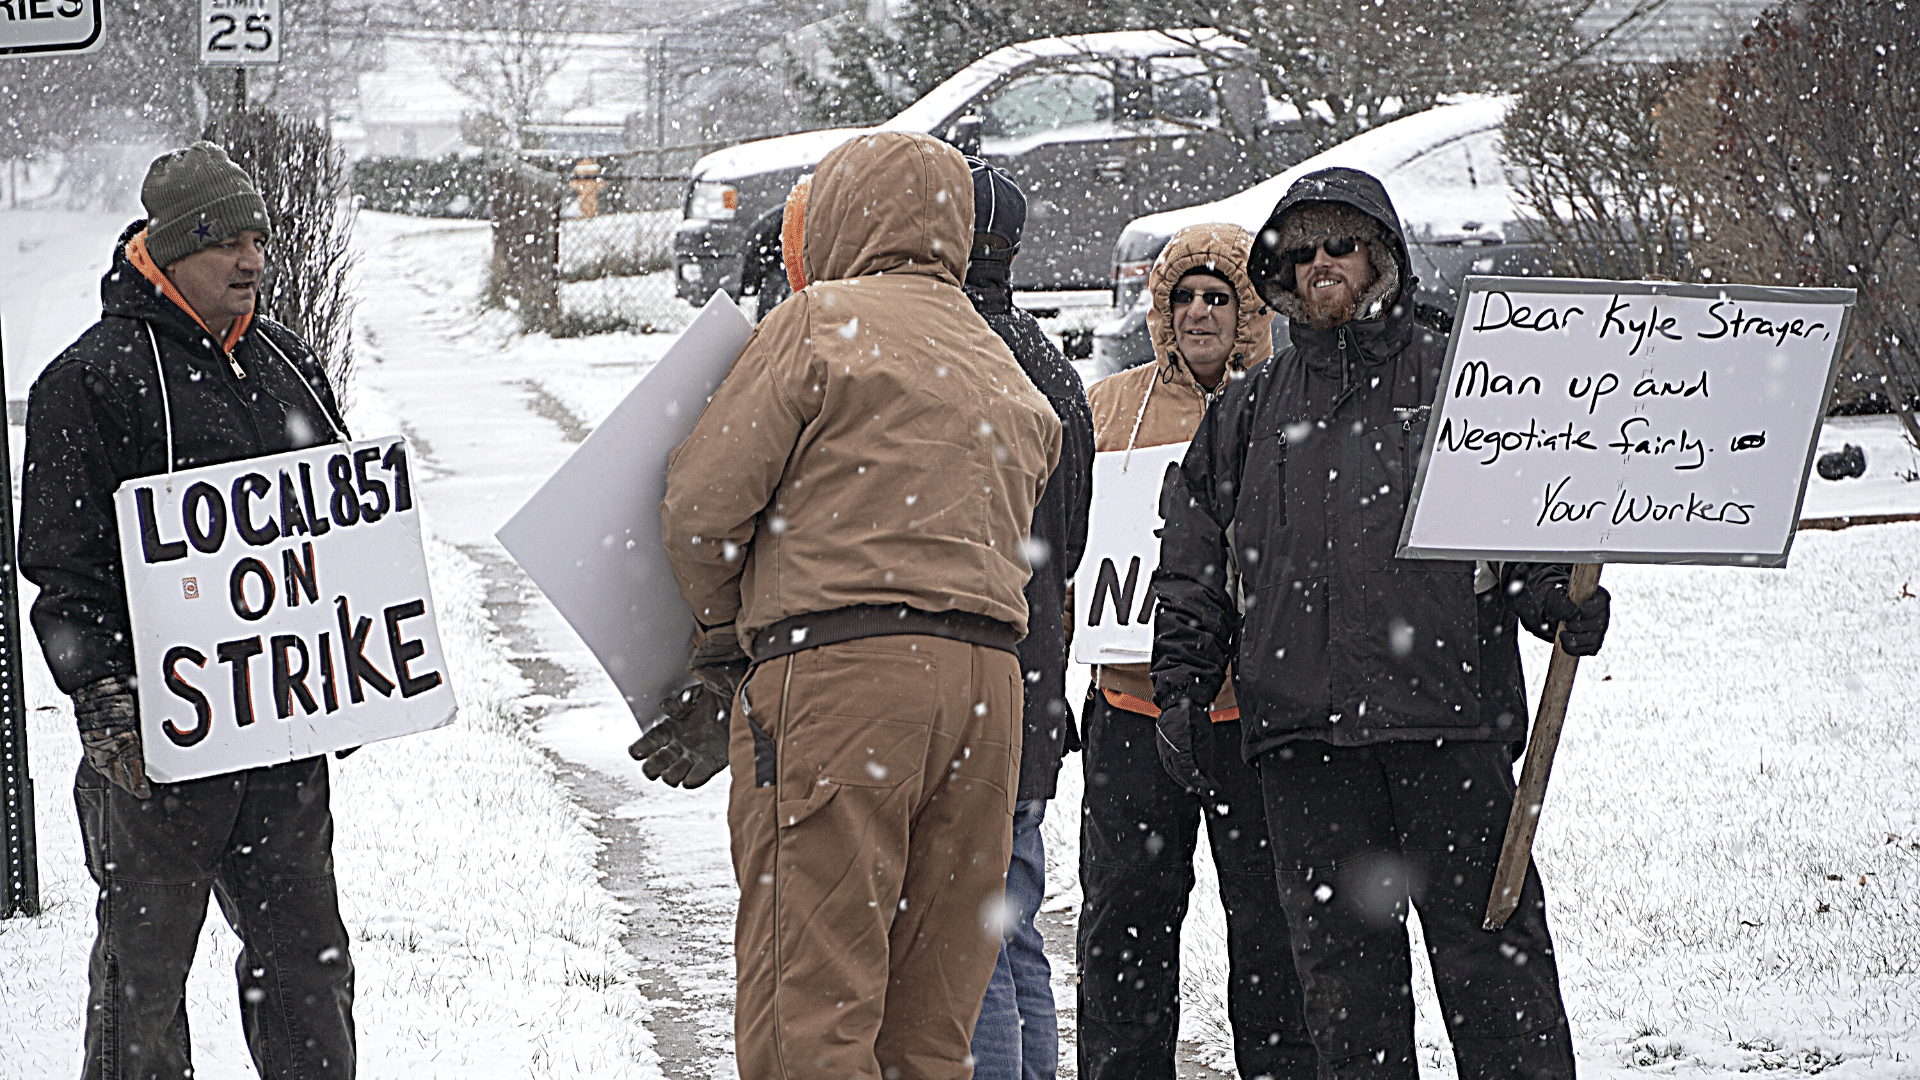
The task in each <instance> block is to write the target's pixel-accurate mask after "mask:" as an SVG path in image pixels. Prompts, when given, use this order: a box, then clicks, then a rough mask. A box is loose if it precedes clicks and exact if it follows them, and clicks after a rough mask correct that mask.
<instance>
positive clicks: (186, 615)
mask: <svg viewBox="0 0 1920 1080" xmlns="http://www.w3.org/2000/svg"><path fill="white" fill-rule="evenodd" d="M113 503H114V511H115V514H116V516H117V517H118V518H119V529H120V564H121V567H122V570H123V571H124V573H125V576H126V588H127V609H128V613H129V614H130V615H131V617H132V621H133V654H134V665H135V673H136V675H137V677H138V693H139V698H140V729H141V736H142V738H143V739H144V743H145V746H144V749H145V754H146V766H147V775H149V776H151V777H152V778H153V779H155V780H161V781H166V782H169V783H171V782H177V781H181V780H192V779H196V778H198V777H203V776H215V775H218V774H220V773H227V772H233V771H235V770H237V769H246V768H252V767H254V766H258V765H273V764H278V763H280V762H283V761H295V760H298V759H300V758H304V757H311V756H313V755H315V754H324V753H326V752H327V751H329V750H343V749H345V748H347V747H350V746H361V745H363V744H366V743H370V742H378V741H380V740H382V739H391V738H393V737H395V736H398V735H407V734H411V733H413V732H417V731H425V730H427V729H429V728H436V727H440V726H441V725H443V724H447V723H450V722H451V721H452V720H453V717H454V713H455V711H456V710H457V708H458V706H457V704H456V703H455V701H454V697H453V691H452V689H451V687H449V686H448V684H447V676H446V672H447V663H446V658H445V657H444V656H443V655H442V654H441V652H440V634H439V630H438V629H437V627H436V625H435V623H434V613H433V597H432V595H431V593H430V592H429V591H428V588H427V564H426V554H425V552H424V551H423V550H422V548H421V546H420V511H419V508H418V507H417V506H416V505H415V503H414V496H413V476H412V473H411V471H410V470H409V466H408V458H407V443H406V440H404V439H401V438H398V437H389V438H385V439H374V440H371V441H367V442H357V443H352V444H346V445H343V444H339V443H333V444H329V445H326V446H318V447H313V448H311V449H307V450H298V451H294V452H293V453H288V454H275V455H273V456H271V457H261V458H249V459H247V460H244V461H236V462H232V463H230V464H226V465H210V466H207V467H206V468H200V469H190V470H187V471H184V472H176V473H174V474H173V475H172V476H165V475H162V476H143V477H140V478H138V479H135V480H129V481H127V482H126V483H125V484H122V485H121V486H120V490H118V491H116V492H115V493H114V496H113ZM222 668H225V670H224V671H223V670H221V669H222Z"/></svg>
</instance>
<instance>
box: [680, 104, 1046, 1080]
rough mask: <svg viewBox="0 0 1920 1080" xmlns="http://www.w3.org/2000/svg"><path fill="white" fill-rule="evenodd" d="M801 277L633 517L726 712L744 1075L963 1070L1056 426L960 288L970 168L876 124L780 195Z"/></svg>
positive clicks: (1002, 841) (1005, 847)
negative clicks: (738, 665)
mask: <svg viewBox="0 0 1920 1080" xmlns="http://www.w3.org/2000/svg"><path fill="white" fill-rule="evenodd" d="M806 198H807V205H806V208H805V226H804V240H803V243H802V264H803V266H804V270H805V275H806V278H807V279H808V280H810V281H811V282H813V284H811V285H809V286H808V287H806V288H805V289H803V290H801V291H799V292H797V293H796V294H795V295H794V296H793V297H792V298H791V299H789V300H787V301H786V302H785V303H783V304H781V305H780V306H779V307H778V308H777V309H775V310H774V311H773V312H772V313H771V314H769V315H768V316H767V318H766V319H765V320H764V321H762V322H761V324H760V326H759V328H758V329H757V330H755V332H754V335H753V337H752V338H751V339H750V340H749V341H748V342H747V346H746V348H745V349H744V350H743V351H742V352H741V354H740V357H739V358H738V359H737V360H735V361H734V365H733V369H732V370H731V372H730V373H729V374H728V375H727V377H726V379H725V381H723V382H722V383H721V385H720V388H719V390H718V391H717V392H716V393H715V394H714V396H713V399H712V401H711V402H710V403H709V404H708V406H707V409H706V412H705V413H704V414H703V415H702V416H701V418H700V421H699V423H698V425H697V426H696V427H695V428H694V431H693V434H692V435H690V436H689V437H688V438H687V441H686V442H685V443H683V444H681V446H680V448H679V449H678V450H676V451H675V452H674V455H673V457H672V459H671V460H670V462H669V464H668V470H667V497H666V499H665V501H664V502H663V503H662V504H661V508H660V518H661V523H662V526H663V531H664V534H665V537H666V547H667V554H668V558H669V559H670V560H671V562H672V564H673V567H674V572H675V573H676V575H678V578H679V584H680V591H681V595H682V596H683V597H684V598H685V599H686V601H687V604H688V606H689V607H690V608H692V610H693V614H694V617H695V618H696V619H697V620H698V621H699V623H700V627H701V631H700V636H701V637H702V638H703V639H705V640H706V641H708V642H711V641H714V640H724V639H725V637H726V636H727V635H728V634H737V636H738V639H739V641H740V642H741V643H742V644H743V645H744V646H745V648H746V651H747V653H748V654H750V656H751V658H752V662H753V665H754V666H753V669H752V673H751V674H750V675H749V676H748V678H747V680H746V682H745V683H744V684H743V685H742V686H741V691H740V696H739V700H738V708H737V709H736V710H735V718H734V721H733V723H732V744H731V753H730V757H731V765H732V768H733V791H732V796H731V801H730V805H729V808H728V823H729V825H730V827H731V829H732V833H733V860H734V871H735V874H736V875H737V877H738V880H739V884H740V914H739V922H738V924H737V926H736V928H735V939H734V947H735V955H736V962H737V980H738V1000H737V1003H736V1006H735V1037H736V1043H737V1047H736V1049H737V1053H738V1056H739V1064H740V1076H741V1078H742V1080H769V1078H782V1080H785V1078H794V1080H798V1078H803V1077H804V1078H809V1080H811V1078H814V1077H836V1078H839V1077H856V1078H860V1080H883V1077H912V1078H916V1080H920V1078H926V1080H941V1078H951V1080H963V1078H965V1077H967V1076H968V1075H969V1074H970V1073H971V1071H972V1070H971V1066H970V1065H969V1064H968V1057H967V1055H968V1043H969V1039H970V1037H971V1035H972V1032H973V1026H974V1020H975V1017H976V1015H977V1014H978V1012H979V1009H980V1001H981V998H982V995H983V994H984V993H985V991H986V986H987V981H988V979H989V977H990V976H991V975H992V973H993V965H994V961H995V959H996V957H997V956H998V954H999V948H1000V936H999V928H998V926H997V924H996V923H995V920H994V919H993V912H994V911H995V910H996V909H997V906H998V905H997V903H996V901H997V900H998V898H999V896H1000V893H1001V890H1002V887H1003V883H1004V879H1005V875H1006V871H1007V860H1008V854H1009V850H1010V846H1011V844H1012V828H1013V796H1014V789H1015V783H1016V779H1017V776H1018V770H1019V764H1020V737H1021V704H1022V694H1021V686H1020V668H1019V663H1018V660H1017V659H1016V657H1015V655H1014V651H1013V650H1014V644H1015V642H1017V641H1018V640H1019V639H1020V637H1021V636H1022V635H1023V634H1025V632H1026V624H1027V609H1026V602H1025V600H1024V599H1023V598H1022V596H1021V589H1022V587H1023V586H1024V585H1025V583H1026V580H1027V575H1028V566H1027V562H1026V556H1025V553H1024V548H1023V541H1024V540H1025V537H1026V534H1027V529H1028V525H1029V523H1030V522H1031V521H1032V520H1033V509H1034V504H1035V503H1037V502H1038V501H1039V498H1040V494H1041V490H1042V488H1043V487H1044V486H1045V482H1046V478H1047V476H1048V475H1049V474H1050V473H1051V472H1052V471H1053V466H1054V462H1055V459H1056V458H1057V457H1058V455H1059V450H1060V423H1059V421H1058V420H1057V419H1056V418H1055V417H1054V414H1053V410H1052V408H1051V407H1050V406H1049V405H1048V404H1047V400H1046V398H1044V397H1042V396H1041V395H1040V393H1039V392H1038V391H1037V390H1035V389H1034V387H1033V384H1032V383H1031V382H1029V381H1028V379H1027V377H1026V375H1025V373H1024V372H1022V370H1021V369H1020V366H1019V364H1018V363H1017V362H1015V360H1014V358H1013V355H1012V354H1011V353H1010V352H1008V351H1007V347H1006V346H1005V345H1004V344H1003V343H1002V342H1001V340H1000V338H999V337H998V336H997V335H995V334H994V332H993V331H992V330H991V329H989V328H988V327H987V324H986V323H985V322H984V321H983V320H982V319H981V318H980V316H979V315H977V314H975V312H974V309H973V305H972V304H971V303H969V302H968V300H967V298H966V295H965V294H964V293H962V292H961V291H960V282H961V280H962V278H963V277H964V275H965V273H966V263H967V253H968V251H969V249H970V248H971V246H972V242H973V180H972V177H971V175H970V174H969V173H968V170H967V165H966V162H965V161H964V160H963V159H962V158H961V156H960V154H959V153H958V152H957V151H955V150H954V149H953V148H952V147H950V146H947V145H946V144H944V143H942V142H940V141H938V140H936V139H933V138H931V137H929V136H925V135H912V134H905V133H894V132H888V133H881V134H876V135H866V136H862V137H860V138H857V139H855V140H853V141H851V142H849V143H847V144H845V145H844V146H841V147H840V148H839V149H836V150H835V151H833V153H831V154H829V155H827V157H826V159H825V160H824V161H822V162H821V163H820V167H819V169H818V171H817V172H816V173H815V174H814V178H813V182H812V186H811V191H810V193H809V194H808V195H807V196H806Z"/></svg>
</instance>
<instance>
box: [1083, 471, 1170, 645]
mask: <svg viewBox="0 0 1920 1080" xmlns="http://www.w3.org/2000/svg"><path fill="white" fill-rule="evenodd" d="M1186 456H1187V444H1186V443H1169V444H1167V445H1165V446H1145V447H1135V448H1134V449H1132V450H1108V451H1105V452H1103V453H1099V454H1095V455H1093V501H1092V505H1091V506H1089V507H1088V510H1087V550H1086V554H1085V555H1083V556H1082V557H1081V559H1080V569H1079V571H1078V572H1077V573H1075V574H1074V576H1073V624H1074V627H1073V658H1074V660H1076V661H1077V662H1079V663H1082V664H1144V663H1147V662H1148V661H1150V660H1152V659H1153V608H1154V594H1153V572H1154V570H1155V569H1156V568H1157V567H1159V565H1160V527H1161V525H1163V524H1164V523H1165V522H1164V521H1163V519H1162V518H1161V517H1160V486H1161V483H1162V482H1163V481H1164V480H1165V478H1166V475H1167V472H1168V471H1169V470H1171V469H1173V468H1175V467H1177V466H1178V465H1179V464H1180V459H1181V458H1183V457H1186Z"/></svg>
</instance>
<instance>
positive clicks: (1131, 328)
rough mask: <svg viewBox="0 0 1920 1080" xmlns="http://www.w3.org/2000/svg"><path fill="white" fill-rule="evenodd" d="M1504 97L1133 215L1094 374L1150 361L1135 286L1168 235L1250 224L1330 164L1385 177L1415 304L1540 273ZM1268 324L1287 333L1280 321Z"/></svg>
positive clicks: (1385, 127) (1365, 136) (1448, 301)
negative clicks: (1504, 135)
mask: <svg viewBox="0 0 1920 1080" xmlns="http://www.w3.org/2000/svg"><path fill="white" fill-rule="evenodd" d="M1512 104H1513V99H1512V98H1510V97H1476V98H1471V99H1468V100H1464V101H1460V102H1457V103H1454V104H1448V105H1440V106H1436V107H1435V108H1432V109H1428V110H1426V111H1425V112H1420V113H1415V114H1414V115H1412V116H1407V117H1403V118H1401V119H1399V120H1395V121H1393V122H1391V123H1387V124H1382V125H1381V126H1379V127H1377V128H1374V129H1373V130H1372V131H1368V132H1364V133H1362V134H1360V135H1356V136H1354V137H1353V138H1351V139H1348V140H1347V141H1346V142H1343V143H1341V144H1340V145H1339V146H1336V147H1333V148H1332V149H1330V150H1326V151H1323V152H1321V153H1318V154H1315V155H1314V156H1312V157H1310V158H1308V159H1306V160H1305V161H1302V162H1301V163H1299V164H1298V165H1295V166H1293V167H1292V168H1290V169H1288V170H1287V171H1286V172H1283V173H1281V174H1280V175H1278V176H1275V177H1272V178H1270V179H1267V180H1263V181H1261V182H1260V183H1258V184H1255V185H1254V186H1253V187H1250V188H1248V189H1247V190H1245V191H1242V192H1240V193H1239V194H1237V195H1232V196H1229V197H1227V198H1224V199H1221V200H1219V201H1218V202H1211V203H1205V204H1202V205H1199V206H1189V207H1185V208H1183V209H1180V210H1169V211H1166V212H1164V213H1159V214H1151V215H1148V216H1146V217H1142V218H1138V219H1135V220H1134V221H1132V222H1130V223H1129V224H1128V225H1127V227H1126V228H1125V229H1123V230H1122V231H1121V233H1120V239H1119V240H1118V241H1117V242H1116V243H1115V244H1114V248H1113V296H1114V309H1115V311H1116V314H1115V316H1114V317H1113V318H1111V319H1109V320H1107V321H1106V322H1104V323H1102V324H1100V325H1099V326H1098V327H1096V328H1095V329H1094V332H1093V359H1094V365H1093V366H1094V375H1095V377H1099V376H1105V375H1109V374H1112V373H1113V372H1115V371H1120V370H1122V369H1123V368H1129V367H1132V366H1133V365H1135V364H1140V363H1144V362H1146V361H1147V360H1148V359H1150V358H1151V356H1152V346H1151V345H1150V344H1149V343H1148V341H1147V321H1146V320H1147V307H1148V304H1147V301H1146V298H1145V295H1144V293H1143V288H1144V286H1145V284H1146V281H1147V271H1148V270H1149V269H1151V268H1152V266H1153V260H1154V259H1156V258H1158V257H1159V255H1160V251H1161V249H1162V248H1165V247H1166V246H1167V241H1168V240H1170V239H1171V238H1172V237H1173V234H1174V233H1176V232H1179V231H1180V230H1181V229H1183V228H1185V227H1186V226H1188V225H1195V224H1200V223H1203V222H1211V221H1224V222H1231V223H1232V224H1235V225H1239V226H1241V227H1242V228H1245V229H1247V230H1248V231H1249V232H1252V231H1257V230H1258V229H1259V228H1260V226H1262V225H1264V224H1265V223H1266V220H1267V215H1269V214H1271V213H1272V212H1273V206H1274V204H1275V203H1277V202H1279V201H1280V196H1281V195H1283V194H1285V193H1286V190H1287V189H1288V188H1289V187H1292V186H1293V182H1294V181H1295V180H1297V179H1299V178H1300V177H1302V176H1305V175H1307V174H1308V173H1311V172H1315V171H1317V170H1319V169H1325V168H1330V167H1332V166H1335V165H1344V166H1347V167H1350V168H1355V169H1363V170H1365V171H1367V172H1370V173H1372V174H1374V175H1375V176H1378V177H1379V178H1380V179H1381V180H1382V181H1383V182H1384V183H1385V184H1386V185H1387V191H1388V193H1389V194H1391V195H1392V196H1393V201H1394V205H1395V207H1396V208H1397V209H1398V210H1399V211H1400V217H1401V220H1402V222H1403V223H1404V225H1405V227H1406V233H1407V242H1408V245H1409V248H1410V249H1411V250H1410V254H1411V256H1412V258H1413V272H1414V274H1416V275H1417V276H1418V277H1419V278H1420V292H1419V295H1418V297H1417V299H1418V300H1420V301H1421V302H1423V303H1428V304H1432V305H1434V306H1436V307H1439V308H1442V309H1444V310H1446V311H1448V312H1452V311H1453V309H1454V306H1455V303H1456V301H1457V299H1458V296H1459V289H1460V281H1461V279H1462V278H1464V277H1465V276H1466V275H1468V274H1503V275H1514V276H1520V275H1527V274H1543V273H1546V272H1547V270H1548V265H1547V261H1546V258H1545V256H1544V254H1543V251H1542V249H1541V247H1540V245H1539V244H1538V242H1536V241H1535V240H1534V239H1532V238H1531V237H1530V236H1529V234H1528V233H1527V231H1526V230H1525V228H1524V226H1523V225H1522V223H1521V221H1520V219H1519V218H1520V215H1519V211H1518V209H1517V208H1516V206H1515V203H1514V199H1513V189H1512V187H1511V186H1510V185H1509V184H1508V182H1507V174H1506V165H1505V161H1504V159H1503V157H1502V155H1501V137H1500V126H1501V124H1502V122H1503V121H1504V120H1505V119H1506V115H1507V110H1508V109H1509V108H1510V107H1511V106H1512ZM1275 332H1276V334H1284V333H1285V323H1284V321H1283V322H1281V323H1279V324H1276V326H1275Z"/></svg>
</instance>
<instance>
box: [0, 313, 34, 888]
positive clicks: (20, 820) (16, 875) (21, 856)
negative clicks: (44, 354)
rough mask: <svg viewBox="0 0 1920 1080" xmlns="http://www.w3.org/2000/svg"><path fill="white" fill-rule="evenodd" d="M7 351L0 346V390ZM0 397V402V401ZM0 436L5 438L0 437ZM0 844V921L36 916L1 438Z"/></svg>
mask: <svg viewBox="0 0 1920 1080" xmlns="http://www.w3.org/2000/svg"><path fill="white" fill-rule="evenodd" d="M6 366H7V365H6V350H5V346H4V345H0V387H4V385H5V372H6ZM4 396H5V394H4V393H0V397H4ZM0 434H5V433H4V432H0ZM0 484H3V485H4V489H5V490H0V804H3V805H0V815H3V816H4V819H5V820H4V822H0V826H3V827H0V840H4V841H5V843H6V867H5V870H6V874H5V876H4V877H0V919H8V918H12V917H13V916H14V915H38V914H40V867H39V860H38V859H37V858H36V856H35V854H34V843H33V776H32V775H31V773H30V771H29V770H28V767H27V700H26V694H25V692H24V691H23V688H22V686H21V679H22V668H23V667H24V665H23V664H22V663H21V657H20V587H19V579H18V578H17V577H16V576H15V570H16V567H15V565H14V550H15V549H14V546H13V449H12V439H11V437H7V438H0Z"/></svg>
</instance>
